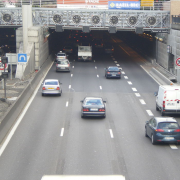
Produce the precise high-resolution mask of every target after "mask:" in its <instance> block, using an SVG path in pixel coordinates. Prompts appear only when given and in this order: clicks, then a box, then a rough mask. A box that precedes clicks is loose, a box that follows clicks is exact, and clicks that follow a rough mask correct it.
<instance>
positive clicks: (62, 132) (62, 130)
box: [60, 128, 64, 136]
mask: <svg viewBox="0 0 180 180" xmlns="http://www.w3.org/2000/svg"><path fill="white" fill-rule="evenodd" d="M63 134H64V128H62V129H61V134H60V136H63Z"/></svg>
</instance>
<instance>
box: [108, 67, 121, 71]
mask: <svg viewBox="0 0 180 180" xmlns="http://www.w3.org/2000/svg"><path fill="white" fill-rule="evenodd" d="M108 70H109V71H119V68H118V67H109V68H108Z"/></svg>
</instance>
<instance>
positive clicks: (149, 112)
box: [146, 110, 154, 116]
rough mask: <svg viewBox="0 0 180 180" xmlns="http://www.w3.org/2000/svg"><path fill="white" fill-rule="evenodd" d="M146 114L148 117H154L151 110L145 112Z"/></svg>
mask: <svg viewBox="0 0 180 180" xmlns="http://www.w3.org/2000/svg"><path fill="white" fill-rule="evenodd" d="M146 112H147V113H148V115H149V116H154V115H153V113H152V112H151V110H146Z"/></svg>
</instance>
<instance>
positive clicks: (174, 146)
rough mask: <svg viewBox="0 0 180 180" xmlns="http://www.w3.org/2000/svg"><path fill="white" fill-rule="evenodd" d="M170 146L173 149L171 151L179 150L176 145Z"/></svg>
mask: <svg viewBox="0 0 180 180" xmlns="http://www.w3.org/2000/svg"><path fill="white" fill-rule="evenodd" d="M169 146H170V147H171V149H178V147H177V146H176V145H174V144H170V145H169Z"/></svg>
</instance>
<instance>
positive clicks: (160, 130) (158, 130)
mask: <svg viewBox="0 0 180 180" xmlns="http://www.w3.org/2000/svg"><path fill="white" fill-rule="evenodd" d="M156 132H164V130H163V129H156Z"/></svg>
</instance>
